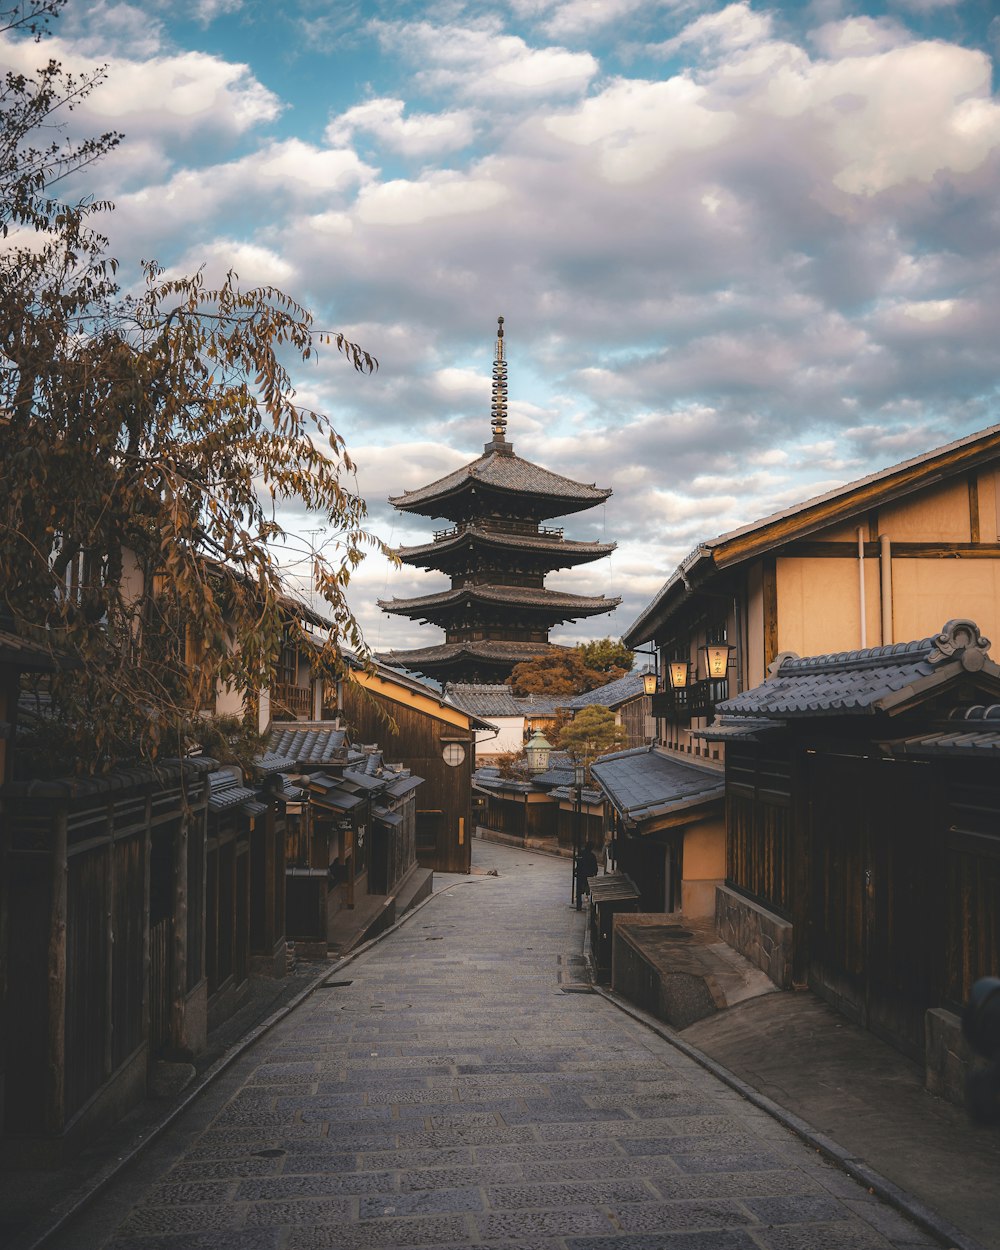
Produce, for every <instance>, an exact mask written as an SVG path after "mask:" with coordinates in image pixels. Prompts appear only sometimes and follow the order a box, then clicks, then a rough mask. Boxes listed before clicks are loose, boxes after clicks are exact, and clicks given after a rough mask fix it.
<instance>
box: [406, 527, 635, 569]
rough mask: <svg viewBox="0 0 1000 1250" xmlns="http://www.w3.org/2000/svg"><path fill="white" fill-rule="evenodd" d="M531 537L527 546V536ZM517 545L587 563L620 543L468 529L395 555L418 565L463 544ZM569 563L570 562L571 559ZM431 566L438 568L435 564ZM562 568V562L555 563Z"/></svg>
mask: <svg viewBox="0 0 1000 1250" xmlns="http://www.w3.org/2000/svg"><path fill="white" fill-rule="evenodd" d="M525 538H527V539H528V540H529V543H528V545H525V543H524V539H525ZM465 546H470V547H475V546H483V547H502V548H505V549H506V548H510V547H515V548H517V550H518V551H521V552H527V553H528V554H537V555H539V556H556V555H558V556H561V557H566V556H571V557H573V559H572V563H578V564H587V563H589V562H590V561H592V560H602V559H603V558H604V557H605V556H609V555H611V554H612V552H614V551H615V550H616V549H617V547H618V544H617V543H588V542H581V541H578V540H575V539H568V538H549V537H547V536H546V535H544V534H539V535H538V536H537V537H536V536H535V535H534V534H529V535H523V534H491V533H489V532H488V531H485V530H465V531H463V532H462V533H460V534H454V535H452V536H451V537H450V538H446V539H444V540H442V541H441V542H430V543H418V544H416V545H415V546H413V547H397V548H396V549H395V555H396V557H397V558H398V559H400V560H402V561H403V563H404V564H416V563H418V561H420V560H423V559H424V557H426V556H431V555H450V554H452V553H453V552H455V551H457V550H458V549H459V548H461V547H465ZM567 563H569V561H567ZM429 567H431V568H433V567H435V566H434V564H433V563H431V564H430V565H429ZM552 567H553V568H558V567H559V565H558V564H556V565H552Z"/></svg>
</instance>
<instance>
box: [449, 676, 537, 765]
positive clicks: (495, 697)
mask: <svg viewBox="0 0 1000 1250" xmlns="http://www.w3.org/2000/svg"><path fill="white" fill-rule="evenodd" d="M444 697H445V700H446V701H447V702H448V703H451V704H452V705H453V706H454V707H457V708H461V710H462V711H463V712H468V713H469V714H470V715H471V716H478V717H481V718H482V719H483V720H484V721H488V722H489V724H490V725H491V726H492V728H490V729H477V730H476V763H477V764H485V763H488V762H489V761H490V760H493V759H495V758H496V757H497V756H498V755H509V754H511V753H513V754H516V753H518V752H519V751H523V750H524V743H525V740H526V738H525V719H524V712H523V711H522V709H521V705H520V700H519V699H517V698H516V697H515V696H514V695H513V694H512V693H511V689H510V686H508V685H502V684H501V685H489V686H486V685H484V686H479V685H474V684H472V683H469V682H449V683H448V685H446V686H445V688H444Z"/></svg>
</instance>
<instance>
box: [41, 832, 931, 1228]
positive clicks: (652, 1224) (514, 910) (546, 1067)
mask: <svg viewBox="0 0 1000 1250" xmlns="http://www.w3.org/2000/svg"><path fill="white" fill-rule="evenodd" d="M475 848H476V862H477V865H480V866H491V865H495V866H496V867H497V868H498V870H499V872H500V874H501V875H500V877H499V878H493V877H487V876H477V877H473V878H458V879H446V880H445V884H446V885H448V888H445V889H439V891H438V892H437V893H436V894H435V896H434V897H433V898H432V899H431V900H430V902H429V903H428V904H427V905H426V906H425V907H423V908H422V909H421V910H420V911H418V912H417V913H416V914H415V915H414V916H413V917H412V918H411V919H410V920H409V921H408V922H407V923H406V924H404V925H403V926H402V927H401V928H400V929H399V930H398V931H396V932H395V933H393V934H391V935H390V936H389V937H388V938H387V939H385V940H384V941H382V942H380V943H378V944H376V945H375V946H374V947H372V948H371V949H370V950H369V951H367V952H366V953H365V954H364V955H362V956H361V957H360V958H358V959H357V960H356V961H355V962H354V963H352V964H350V965H349V966H348V967H347V968H345V969H344V970H343V972H342V974H338V975H337V976H336V977H334V978H331V980H333V981H336V982H338V983H334V984H330V985H329V986H327V987H324V988H321V989H320V990H318V991H317V992H316V993H314V994H313V995H312V996H311V998H309V999H308V1000H307V1001H306V1002H305V1003H304V1004H303V1005H302V1006H300V1007H299V1008H298V1009H297V1010H296V1011H295V1012H294V1013H293V1014H292V1015H291V1016H290V1017H289V1018H288V1019H287V1020H286V1021H284V1022H283V1023H282V1024H280V1025H279V1026H278V1027H277V1028H275V1029H274V1030H272V1031H271V1032H270V1033H268V1034H267V1035H266V1036H265V1037H264V1038H263V1039H262V1040H261V1041H260V1042H259V1043H258V1044H257V1045H256V1046H254V1047H253V1048H251V1050H250V1051H248V1052H247V1053H246V1054H245V1055H244V1056H243V1057H242V1058H241V1059H240V1060H239V1061H238V1062H237V1063H236V1064H235V1065H234V1066H233V1068H231V1069H230V1070H229V1071H228V1072H227V1073H226V1074H225V1075H224V1076H223V1077H222V1078H221V1079H220V1080H219V1081H218V1082H217V1083H216V1084H215V1085H214V1086H213V1087H211V1088H210V1089H209V1090H208V1091H207V1092H206V1094H205V1095H204V1096H203V1097H202V1098H201V1099H200V1100H199V1101H198V1103H197V1104H196V1106H195V1107H194V1108H192V1109H191V1110H189V1111H188V1112H187V1113H185V1115H184V1116H183V1117H182V1118H181V1120H180V1121H179V1122H178V1123H177V1124H176V1125H175V1126H174V1128H173V1129H171V1130H169V1131H168V1133H167V1134H166V1135H165V1137H164V1138H163V1139H161V1141H159V1142H158V1143H157V1144H156V1145H155V1146H154V1147H153V1148H152V1149H151V1150H150V1151H149V1152H148V1154H147V1155H146V1156H145V1157H144V1158H143V1159H142V1160H141V1162H140V1163H139V1164H138V1165H137V1166H136V1167H135V1168H133V1169H131V1170H130V1171H129V1172H128V1173H127V1174H125V1175H123V1176H122V1177H120V1178H119V1180H118V1181H117V1182H116V1183H115V1184H114V1186H113V1188H112V1190H111V1191H110V1192H109V1193H107V1194H105V1196H104V1197H103V1198H102V1199H101V1200H100V1201H99V1202H98V1203H97V1204H96V1205H95V1206H94V1207H93V1208H91V1210H90V1211H89V1212H87V1213H86V1214H85V1215H84V1216H83V1217H81V1218H80V1219H79V1220H78V1221H77V1222H76V1224H74V1225H73V1226H72V1227H71V1228H69V1229H67V1230H66V1231H65V1232H64V1233H63V1234H62V1235H61V1236H60V1238H59V1239H58V1240H57V1241H56V1242H55V1243H54V1244H55V1245H57V1246H59V1247H61V1250H91V1248H92V1247H98V1246H108V1247H110V1248H111V1250H237V1248H238V1250H320V1248H325V1247H338V1248H339V1247H342V1248H343V1250H353V1248H358V1250H361V1248H363V1247H387V1246H391V1247H400V1248H402V1247H411V1246H412V1247H416V1246H420V1247H437V1246H449V1247H460V1246H494V1247H498V1248H499V1247H504V1248H505V1250H514V1248H515V1247H523V1248H524V1250H555V1248H557V1247H558V1248H559V1250H612V1248H613V1250H655V1248H656V1247H664V1248H665V1250H666V1248H669V1250H855V1248H856V1250H869V1248H871V1250H875V1248H876V1247H888V1246H893V1247H896V1248H897V1250H903V1248H904V1247H910V1246H912V1247H916V1246H930V1245H934V1244H936V1243H935V1242H933V1241H932V1240H931V1239H929V1238H928V1237H926V1236H925V1235H923V1234H921V1233H920V1232H919V1231H918V1230H917V1229H916V1228H914V1227H913V1226H912V1225H911V1224H909V1223H908V1222H906V1221H905V1220H903V1219H902V1218H901V1217H900V1216H898V1215H897V1214H895V1213H894V1212H893V1211H892V1210H891V1209H890V1208H888V1207H886V1206H884V1205H883V1204H881V1203H880V1202H878V1201H877V1200H876V1199H874V1198H873V1197H870V1196H869V1195H868V1194H867V1193H866V1191H865V1190H864V1189H861V1188H860V1187H858V1186H856V1185H855V1184H854V1183H853V1182H851V1181H849V1180H848V1179H847V1178H846V1177H845V1176H843V1175H842V1174H841V1173H840V1172H838V1171H836V1170H835V1169H833V1168H832V1167H829V1166H828V1165H826V1164H825V1163H823V1162H822V1161H821V1160H820V1159H819V1157H818V1156H817V1155H816V1154H815V1153H814V1152H813V1151H812V1150H810V1149H809V1148H808V1147H807V1146H805V1145H803V1144H802V1143H801V1142H800V1141H799V1140H798V1139H797V1138H795V1137H793V1136H791V1135H790V1134H789V1133H787V1132H786V1131H785V1130H784V1129H783V1128H782V1127H781V1126H779V1125H778V1124H777V1123H776V1122H775V1121H773V1120H772V1119H771V1118H769V1117H768V1116H767V1115H765V1114H764V1113H763V1112H761V1111H758V1110H757V1109H756V1108H754V1107H752V1106H751V1105H749V1104H748V1103H747V1102H746V1101H745V1100H744V1099H743V1098H742V1097H741V1096H740V1095H738V1094H736V1093H734V1092H733V1091H731V1090H730V1089H729V1088H728V1087H726V1086H724V1085H722V1084H720V1083H719V1082H718V1081H717V1080H715V1078H714V1077H712V1076H711V1075H710V1074H708V1073H707V1072H705V1071H704V1070H703V1069H701V1068H700V1067H698V1066H697V1065H696V1064H694V1063H693V1062H692V1061H690V1060H689V1059H687V1058H686V1057H684V1056H682V1055H681V1054H679V1053H678V1052H677V1051H675V1050H674V1049H673V1048H672V1047H671V1046H670V1045H669V1044H668V1043H667V1042H665V1041H663V1040H662V1039H661V1038H660V1037H658V1036H657V1035H655V1034H653V1033H652V1032H650V1031H649V1030H647V1029H645V1028H644V1027H643V1026H642V1025H640V1024H638V1023H636V1022H635V1021H633V1020H631V1019H629V1018H628V1017H627V1016H625V1015H624V1014H623V1013H621V1012H619V1011H618V1010H617V1009H616V1008H615V1007H614V1006H613V1005H611V1004H610V1003H608V1002H606V1001H605V1000H604V999H602V998H601V997H599V996H598V995H595V994H590V993H580V992H564V988H563V987H564V986H567V987H569V988H570V990H571V991H572V990H573V980H574V974H575V971H576V970H578V968H579V956H580V952H581V949H582V942H583V918H582V916H581V915H578V914H577V912H576V911H575V910H573V909H572V908H571V907H570V905H569V894H570V865H569V863H568V862H567V861H565V860H556V859H552V858H548V857H545V856H542V855H532V854H530V853H525V852H523V851H512V850H509V849H507V848H501V847H494V846H491V845H488V844H483V843H478V842H477V843H476V844H475ZM449 881H451V882H453V884H449Z"/></svg>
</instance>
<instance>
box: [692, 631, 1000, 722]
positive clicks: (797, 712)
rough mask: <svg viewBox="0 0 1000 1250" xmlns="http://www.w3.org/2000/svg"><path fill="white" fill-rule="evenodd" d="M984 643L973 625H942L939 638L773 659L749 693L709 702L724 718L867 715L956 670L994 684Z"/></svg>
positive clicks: (994, 670)
mask: <svg viewBox="0 0 1000 1250" xmlns="http://www.w3.org/2000/svg"><path fill="white" fill-rule="evenodd" d="M988 657H989V641H988V640H987V639H985V638H983V637H982V635H981V634H980V633H979V629H978V626H977V625H976V623H975V622H974V621H963V620H959V621H949V622H948V623H947V624H946V625H945V626H944V627H943V628H942V630H941V632H940V633H939V634H936V635H934V636H933V637H931V638H921V639H918V640H916V641H913V642H899V643H895V644H893V645H892V646H888V647H869V648H866V649H865V650H863V651H840V652H837V653H835V654H832V655H816V656H808V657H806V658H805V659H800V658H799V657H798V656H796V655H793V654H791V653H786V654H784V655H780V656H778V658H777V659H776V660H775V662H774V663H773V664H772V665H771V669H770V675H769V676H768V677H767V678H766V679H765V680H764V681H763V682H762V683H761V684H760V685H759V686H755V687H754V688H753V689H752V690H746V691H744V692H743V693H742V694H738V695H736V696H735V697H734V698H732V699H726V700H725V701H724V702H722V703H719V704H717V705H716V711H717V712H718V714H719V715H720V716H721V717H722V718H723V721H724V722H725V721H729V720H733V719H735V718H743V717H751V718H754V719H760V718H765V719H773V718H779V719H785V718H792V717H806V716H828V715H873V714H875V713H878V712H889V713H891V712H892V711H894V710H898V709H899V708H901V707H902V706H904V705H905V704H906V703H908V702H909V701H911V700H912V699H914V698H916V697H919V696H921V695H922V694H924V693H926V692H929V691H930V690H932V689H934V688H936V687H937V686H939V685H941V684H942V683H943V682H946V681H948V680H950V679H951V678H953V677H955V676H957V675H958V674H959V673H961V672H972V673H982V674H983V676H984V677H992V678H994V679H995V680H998V681H1000V668H998V666H997V665H996V664H994V663H993V661H992V660H990V659H989V658H988Z"/></svg>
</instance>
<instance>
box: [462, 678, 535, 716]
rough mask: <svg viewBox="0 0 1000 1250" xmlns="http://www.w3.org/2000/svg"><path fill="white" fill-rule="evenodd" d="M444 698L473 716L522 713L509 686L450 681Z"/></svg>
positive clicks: (520, 714) (519, 714)
mask: <svg viewBox="0 0 1000 1250" xmlns="http://www.w3.org/2000/svg"><path fill="white" fill-rule="evenodd" d="M445 698H446V699H447V700H448V702H449V703H453V704H454V705H455V707H457V708H461V709H462V711H463V712H469V713H471V714H472V715H473V716H523V715H524V713H523V712H522V711H521V709H520V707H519V706H518V700H517V699H515V698H514V696H513V695H512V694H511V690H510V686H500V685H492V686H491V685H481V686H480V685H474V684H472V683H470V682H450V683H449V684H448V685H447V686H446V687H445Z"/></svg>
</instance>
